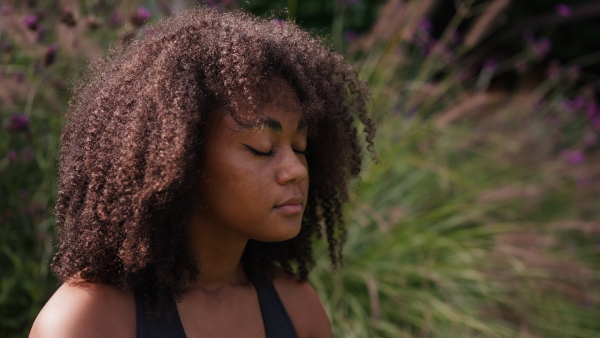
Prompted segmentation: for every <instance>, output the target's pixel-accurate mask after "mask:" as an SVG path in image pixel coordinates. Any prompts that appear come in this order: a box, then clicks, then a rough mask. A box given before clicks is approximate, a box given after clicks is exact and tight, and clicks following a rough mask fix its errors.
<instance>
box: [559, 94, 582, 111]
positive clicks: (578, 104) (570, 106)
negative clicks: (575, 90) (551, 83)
mask: <svg viewBox="0 0 600 338" xmlns="http://www.w3.org/2000/svg"><path fill="white" fill-rule="evenodd" d="M585 102H586V100H585V98H584V97H583V96H581V95H577V96H576V97H575V98H574V99H573V100H569V99H564V100H563V105H564V107H565V109H566V110H567V111H568V112H569V113H573V112H575V111H577V110H581V109H583V108H584V107H585Z"/></svg>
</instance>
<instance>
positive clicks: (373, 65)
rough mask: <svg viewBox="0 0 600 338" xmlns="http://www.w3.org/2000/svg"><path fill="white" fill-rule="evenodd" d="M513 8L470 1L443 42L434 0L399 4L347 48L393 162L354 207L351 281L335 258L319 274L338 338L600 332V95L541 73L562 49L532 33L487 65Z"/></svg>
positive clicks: (372, 169)
mask: <svg viewBox="0 0 600 338" xmlns="http://www.w3.org/2000/svg"><path fill="white" fill-rule="evenodd" d="M507 2H508V1H490V2H488V3H486V4H484V5H483V6H482V5H480V6H479V7H478V8H473V7H470V2H469V1H463V2H458V3H457V4H458V6H459V8H458V14H457V16H456V17H455V18H454V19H453V20H452V21H451V22H450V24H449V25H448V27H446V30H445V32H444V33H443V34H442V36H441V38H440V39H434V38H433V37H432V36H431V34H430V22H429V21H428V20H427V17H426V15H427V13H428V11H429V10H430V8H428V6H433V5H434V1H398V0H390V1H388V2H387V4H386V5H385V7H383V9H382V10H381V14H380V17H379V19H378V21H377V22H376V23H375V24H374V26H373V27H374V28H373V30H372V31H371V32H370V33H369V34H366V35H364V36H362V37H360V38H359V39H358V40H356V41H355V42H354V43H352V44H350V45H349V46H348V50H349V51H350V53H349V55H350V57H353V58H354V60H355V62H356V64H357V65H358V66H359V68H360V71H361V74H362V76H363V77H365V78H367V79H368V80H369V82H371V84H372V85H373V88H374V104H373V106H374V109H375V110H376V111H379V112H381V115H380V123H379V124H378V127H379V137H378V142H377V145H378V153H379V162H380V163H379V164H371V165H369V166H368V168H366V173H365V175H364V176H363V178H362V181H361V182H359V183H358V184H357V188H358V189H357V191H356V193H355V195H354V198H353V202H352V205H351V206H350V207H349V208H348V209H347V213H346V217H347V218H348V221H349V222H350V226H349V229H348V239H347V245H346V250H345V255H346V266H345V269H344V271H343V272H340V273H338V274H335V273H334V274H331V273H330V272H329V270H328V267H327V264H326V262H325V261H324V260H323V261H319V263H318V265H317V271H318V273H317V274H316V275H315V276H313V279H312V281H313V284H314V285H315V287H316V288H317V289H318V290H319V292H320V294H321V295H322V297H323V299H324V300H325V303H326V308H327V310H328V313H329V314H330V316H331V318H332V320H333V323H334V329H335V332H336V336H339V337H597V336H600V321H599V320H598V318H600V307H599V305H598V299H599V298H598V297H599V296H600V292H599V291H600V288H598V281H599V277H600V273H599V270H598V267H599V266H600V264H599V263H600V260H599V253H600V245H599V243H600V241H599V239H600V222H598V211H597V208H596V204H597V201H598V192H599V190H598V184H597V183H596V182H595V181H596V180H595V178H597V177H598V175H599V174H600V166H599V162H598V159H600V156H599V154H598V151H597V150H598V145H597V138H598V132H599V131H600V124H598V121H599V116H598V106H597V103H596V101H595V97H594V95H595V94H596V93H595V92H594V90H593V89H594V88H593V87H592V86H590V85H588V84H586V83H585V81H581V76H582V75H581V74H580V72H581V70H580V69H579V67H577V66H576V65H562V66H561V65H558V64H557V63H556V62H550V63H549V65H548V66H543V67H547V68H545V69H544V68H542V70H541V72H540V71H539V70H536V69H539V68H541V67H542V66H541V64H543V63H542V62H541V61H543V59H544V56H545V55H544V54H545V53H546V52H547V51H548V48H550V42H549V40H547V38H545V37H542V36H538V37H536V36H535V34H534V33H533V32H525V34H524V38H523V51H522V52H520V53H518V54H515V55H511V56H509V57H506V58H504V59H499V60H494V59H485V58H482V57H480V56H479V55H478V50H477V46H478V41H481V39H482V36H484V34H485V32H486V30H489V29H491V28H492V27H490V26H491V24H492V23H493V22H494V17H496V16H498V15H499V14H501V12H502V10H503V8H505V7H506V5H507ZM473 11H476V12H477V16H476V18H475V20H472V22H473V24H472V25H471V28H470V29H471V30H469V31H466V32H464V33H465V34H463V35H462V36H464V37H463V38H461V37H460V34H459V32H458V31H457V29H456V28H457V27H458V26H459V25H460V24H461V23H462V22H463V20H464V19H465V18H466V17H471V16H473V15H474V14H473V13H474V12H473ZM334 38H335V37H334ZM539 73H541V74H542V75H539ZM506 74H512V76H513V77H514V78H515V79H514V80H511V82H510V85H509V86H505V87H502V86H498V85H496V82H497V81H496V80H497V79H499V78H502V76H505V75H506ZM584 75H585V74H584ZM592 79H593V78H592ZM321 253H322V252H321ZM319 257H320V256H319Z"/></svg>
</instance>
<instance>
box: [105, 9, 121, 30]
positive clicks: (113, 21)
mask: <svg viewBox="0 0 600 338" xmlns="http://www.w3.org/2000/svg"><path fill="white" fill-rule="evenodd" d="M122 22H123V16H122V15H121V12H119V11H114V12H113V13H112V14H111V15H110V18H109V19H108V25H109V26H110V27H118V26H120V25H121V23H122Z"/></svg>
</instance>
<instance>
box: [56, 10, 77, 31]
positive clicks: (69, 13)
mask: <svg viewBox="0 0 600 338" xmlns="http://www.w3.org/2000/svg"><path fill="white" fill-rule="evenodd" d="M60 22H62V23H64V24H65V25H67V26H69V27H74V26H75V25H76V24H77V21H76V20H75V14H74V13H73V10H72V9H71V8H70V7H65V8H64V9H63V12H62V14H61V16H60Z"/></svg>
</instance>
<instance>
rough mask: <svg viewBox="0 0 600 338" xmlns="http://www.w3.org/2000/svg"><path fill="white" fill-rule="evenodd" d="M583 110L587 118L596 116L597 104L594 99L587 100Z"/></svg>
mask: <svg viewBox="0 0 600 338" xmlns="http://www.w3.org/2000/svg"><path fill="white" fill-rule="evenodd" d="M585 111H586V113H587V116H588V118H590V119H593V118H596V117H598V105H597V104H596V102H594V101H591V100H590V101H588V102H587V104H586V105H585Z"/></svg>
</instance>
